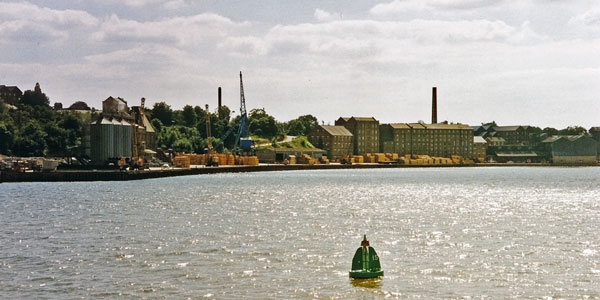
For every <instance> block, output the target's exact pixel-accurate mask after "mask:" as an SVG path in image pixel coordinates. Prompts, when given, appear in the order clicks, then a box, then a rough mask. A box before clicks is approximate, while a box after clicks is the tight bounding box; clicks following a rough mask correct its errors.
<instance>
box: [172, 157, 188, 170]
mask: <svg viewBox="0 0 600 300" xmlns="http://www.w3.org/2000/svg"><path fill="white" fill-rule="evenodd" d="M173 165H175V166H176V167H178V168H184V169H189V168H190V157H189V156H186V155H179V156H175V157H174V158H173Z"/></svg>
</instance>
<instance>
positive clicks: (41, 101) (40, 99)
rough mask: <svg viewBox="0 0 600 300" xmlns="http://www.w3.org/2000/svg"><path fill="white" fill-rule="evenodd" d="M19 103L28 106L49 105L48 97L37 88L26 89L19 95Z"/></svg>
mask: <svg viewBox="0 0 600 300" xmlns="http://www.w3.org/2000/svg"><path fill="white" fill-rule="evenodd" d="M20 103H21V104H22V105H28V106H49V105H50V99H48V97H47V96H46V94H44V93H42V91H41V90H39V89H36V90H35V91H32V90H27V91H25V92H24V93H23V96H21V101H20Z"/></svg>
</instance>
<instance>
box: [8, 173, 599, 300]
mask: <svg viewBox="0 0 600 300" xmlns="http://www.w3.org/2000/svg"><path fill="white" fill-rule="evenodd" d="M0 208H1V209H0V292H1V293H2V295H1V296H0V298H4V299H45V298H48V299H68V298H81V297H84V298H119V299H128V298H134V299H137V298H168V299H182V298H183V299H185V298H193V299H196V298H209V299H239V298H248V299H294V298H298V299H306V298H320V299H355V298H359V299H377V298H385V297H390V298H423V299H431V298H463V297H477V298H481V297H482V296H483V298H486V297H488V298H496V299H498V298H548V299H550V298H553V299H557V298H600V253H599V252H600V233H599V228H600V226H599V225H600V168H450V169H385V170H375V169H372V170H331V171H291V172H264V173H248V174H219V175H200V176H186V177H174V178H164V179H153V180H142V181H131V182H93V183H22V184H12V183H11V184H7V183H3V184H0ZM363 233H366V234H367V237H368V238H369V240H370V241H371V246H373V247H374V248H375V249H376V250H377V251H378V253H379V256H380V259H381V262H382V266H383V269H384V270H385V277H384V278H383V279H381V280H380V281H374V282H373V281H370V282H353V281H351V280H350V279H349V278H348V271H349V269H350V265H351V259H352V255H353V254H354V251H355V250H356V248H357V247H359V246H360V240H361V238H362V234H363Z"/></svg>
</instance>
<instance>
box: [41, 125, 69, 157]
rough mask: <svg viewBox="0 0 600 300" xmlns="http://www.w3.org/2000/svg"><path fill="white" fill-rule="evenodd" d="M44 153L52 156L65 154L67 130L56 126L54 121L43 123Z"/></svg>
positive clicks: (67, 141)
mask: <svg viewBox="0 0 600 300" xmlns="http://www.w3.org/2000/svg"><path fill="white" fill-rule="evenodd" d="M44 132H45V142H46V148H47V151H46V154H48V155H52V156H63V155H65V154H66V150H67V144H68V143H69V140H68V133H67V130H65V129H64V128H62V127H60V126H58V124H57V123H55V122H50V123H46V124H44Z"/></svg>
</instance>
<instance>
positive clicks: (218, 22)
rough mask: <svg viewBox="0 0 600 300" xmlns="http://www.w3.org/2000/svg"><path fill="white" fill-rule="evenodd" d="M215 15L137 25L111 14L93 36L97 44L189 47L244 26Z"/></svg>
mask: <svg viewBox="0 0 600 300" xmlns="http://www.w3.org/2000/svg"><path fill="white" fill-rule="evenodd" d="M246 25H247V23H235V22H233V21H231V20H230V19H228V18H225V17H222V16H219V15H215V14H200V15H194V16H189V17H175V18H171V19H164V20H160V21H151V22H139V21H134V20H127V19H121V18H119V17H117V16H116V15H112V16H111V17H110V18H108V19H107V20H105V21H104V22H103V23H102V25H101V26H100V29H99V30H98V31H97V32H96V33H94V35H93V38H94V39H95V40H97V41H108V42H115V43H136V42H143V43H159V44H173V43H177V44H178V45H192V44H198V43H202V42H203V41H204V40H206V39H208V38H219V37H222V36H225V35H227V34H229V33H230V32H232V31H233V30H236V29H240V28H242V27H244V26H246Z"/></svg>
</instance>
